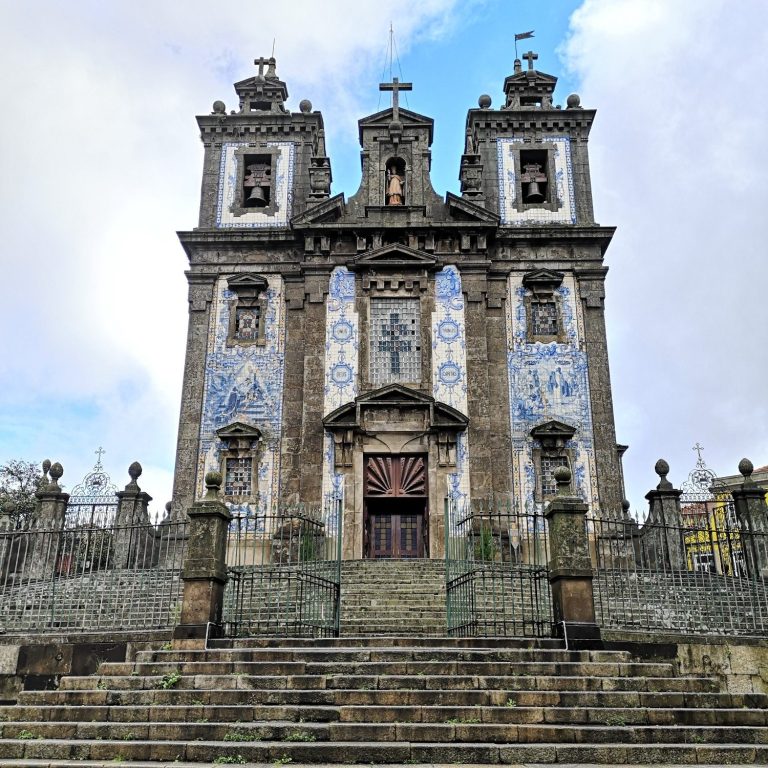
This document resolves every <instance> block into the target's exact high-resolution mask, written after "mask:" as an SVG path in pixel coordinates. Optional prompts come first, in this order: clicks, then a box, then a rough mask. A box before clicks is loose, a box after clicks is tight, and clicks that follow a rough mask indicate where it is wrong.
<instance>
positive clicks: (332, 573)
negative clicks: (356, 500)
mask: <svg viewBox="0 0 768 768" xmlns="http://www.w3.org/2000/svg"><path fill="white" fill-rule="evenodd" d="M227 576H228V582H227V585H226V587H225V591H224V607H223V622H224V632H225V634H226V635H228V636H231V637H247V636H254V635H277V636H286V637H336V636H338V634H339V597H340V582H341V502H340V501H334V502H332V503H331V504H330V505H329V506H328V507H327V508H325V509H323V510H321V509H313V508H309V507H305V506H296V507H292V508H287V509H284V510H283V511H282V512H281V513H280V514H277V515H266V516H256V517H254V516H250V515H248V516H246V515H242V516H240V515H237V516H234V517H233V519H232V522H231V524H230V530H229V537H228V540H227Z"/></svg>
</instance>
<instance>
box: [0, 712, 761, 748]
mask: <svg viewBox="0 0 768 768" xmlns="http://www.w3.org/2000/svg"><path fill="white" fill-rule="evenodd" d="M204 720H205V718H201V719H200V720H199V721H196V722H190V721H182V722H161V723H151V722H150V723H136V722H133V723H103V722H101V723H99V722H97V723H90V722H62V721H59V722H46V723H38V722H13V723H4V724H2V726H0V733H1V734H2V739H3V740H5V739H9V740H13V739H18V740H32V739H34V740H47V741H51V740H65V739H66V740H79V741H80V740H81V741H88V740H101V739H113V740H121V741H221V742H238V743H252V742H262V741H281V742H315V741H332V742H371V741H376V742H425V743H466V742H470V743H478V742H486V743H491V744H538V743H542V742H544V743H552V744H569V743H576V744H579V743H594V744H615V743H633V744H639V743H642V744H658V743H667V744H721V743H733V742H736V743H740V744H764V743H766V740H767V739H766V737H767V736H768V728H765V727H747V726H711V725H706V726H690V725H687V726H664V725H652V726H648V725H606V724H602V725H596V724H591V725H590V724H587V725H579V724H514V723H504V724H500V723H475V722H461V721H458V722H456V721H454V720H449V722H445V723H394V722H391V723H359V722H323V723H307V722H304V723H298V724H297V723H296V722H294V721H270V722H249V723H223V724H222V723H212V722H204Z"/></svg>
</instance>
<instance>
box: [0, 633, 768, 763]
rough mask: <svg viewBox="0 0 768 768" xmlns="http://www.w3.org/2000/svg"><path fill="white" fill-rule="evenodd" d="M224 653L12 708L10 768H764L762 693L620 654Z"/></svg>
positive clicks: (523, 646)
mask: <svg viewBox="0 0 768 768" xmlns="http://www.w3.org/2000/svg"><path fill="white" fill-rule="evenodd" d="M217 645H218V646H219V647H215V648H212V649H209V650H199V651H192V650H185V651H181V650H156V651H144V652H139V653H138V654H137V655H136V658H135V660H133V661H131V662H127V663H103V664H102V665H101V666H100V668H99V670H98V672H97V673H96V674H95V675H91V676H89V677H74V676H72V677H66V678H62V680H61V685H60V688H59V689H58V690H55V691H25V692H23V693H22V694H21V695H20V699H19V701H18V704H16V705H15V706H2V707H0V719H2V723H1V726H2V738H1V739H0V765H3V766H6V765H19V766H20V765H25V766H39V767H41V766H57V765H67V764H71V765H75V764H77V765H83V764H84V763H83V761H95V762H96V764H99V765H106V764H112V765H114V764H115V763H119V762H122V763H124V764H129V765H130V764H132V763H133V764H139V763H141V764H144V763H155V764H156V763H168V764H171V763H174V762H176V763H179V762H180V763H184V762H186V763H195V764H199V763H262V764H263V763H270V764H272V765H284V764H287V763H289V762H290V763H293V764H297V763H315V764H316V763H366V764H373V763H422V764H425V763H429V764H435V763H483V764H499V763H507V764H509V763H513V764H517V765H520V764H525V765H528V764H532V763H533V764H536V765H556V764H560V765H562V764H566V765H571V766H573V765H574V764H586V763H589V764H591V765H595V764H599V765H609V766H617V765H627V764H635V765H639V764H645V763H665V764H676V765H679V764H698V765H718V766H722V765H732V764H744V765H765V764H766V763H768V744H766V742H768V725H767V720H768V710H767V708H766V707H767V705H768V695H765V694H750V695H746V694H731V693H725V692H722V691H721V689H720V685H719V681H718V680H717V679H716V678H713V677H696V678H679V677H677V676H676V675H675V671H674V668H673V667H672V665H671V664H667V663H649V662H638V661H636V660H633V659H632V658H631V656H630V654H629V653H628V652H626V651H586V650H578V651H576V650H564V649H563V648H562V647H558V646H559V641H553V640H518V641H515V640H509V639H508V640H504V641H502V640H493V639H486V640H477V639H475V640H472V639H463V640H459V639H449V638H445V637H420V638H419V637H394V636H392V637H368V638H362V637H361V638H354V639H345V638H340V639H337V640H305V641H299V640H275V639H272V640H269V639H266V638H263V639H258V638H253V639H250V640H238V641H217ZM225 646H228V647H225ZM85 764H89V763H85ZM90 765H93V763H90Z"/></svg>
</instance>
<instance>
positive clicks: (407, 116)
mask: <svg viewBox="0 0 768 768" xmlns="http://www.w3.org/2000/svg"><path fill="white" fill-rule="evenodd" d="M398 112H399V118H400V122H401V123H402V124H403V126H404V127H405V128H411V129H412V128H426V129H427V130H428V131H429V144H432V135H433V131H434V127H435V121H434V120H433V119H432V118H431V117H427V116H426V115H420V114H419V113H418V112H411V110H410V109H404V108H403V107H399V109H398ZM393 117H394V111H393V110H392V107H388V108H387V109H383V110H382V111H381V112H376V113H374V114H373V115H368V116H367V117H363V118H362V119H360V120H358V121H357V126H358V132H359V134H360V143H362V141H363V130H364V129H365V128H375V127H379V126H383V127H389V124H390V123H391V122H392V119H393Z"/></svg>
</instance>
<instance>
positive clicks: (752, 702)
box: [19, 687, 768, 709]
mask: <svg viewBox="0 0 768 768" xmlns="http://www.w3.org/2000/svg"><path fill="white" fill-rule="evenodd" d="M19 703H20V704H22V705H24V706H46V705H47V706H60V705H70V706H107V705H110V706H127V707H132V706H149V705H155V706H163V705H177V706H181V705H186V706H209V705H229V706H253V705H267V704H278V705H283V706H284V705H313V706H317V705H320V706H342V705H348V706H352V705H377V706H491V707H518V706H519V707H566V708H567V707H602V708H636V707H654V708H655V707H664V708H670V707H671V708H686V709H687V708H712V707H715V708H720V707H723V708H730V709H737V708H741V707H744V708H757V707H765V706H766V705H768V695H766V694H728V693H698V692H677V693H669V692H642V691H621V692H616V691H589V690H587V691H583V690H582V691H541V690H527V691H525V690H495V689H487V690H478V689H462V688H452V689H449V688H444V689H423V690H413V689H406V690H404V689H397V688H385V689H375V688H373V687H371V688H365V687H361V688H357V689H350V688H342V687H339V688H314V689H295V690H291V689H285V688H265V687H262V688H255V689H253V690H248V689H232V688H229V689H220V690H194V689H190V690H164V689H160V690H151V691H147V690H141V691H128V690H123V691H105V690H93V691H67V690H62V691H24V692H22V693H21V694H20V696H19Z"/></svg>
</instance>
